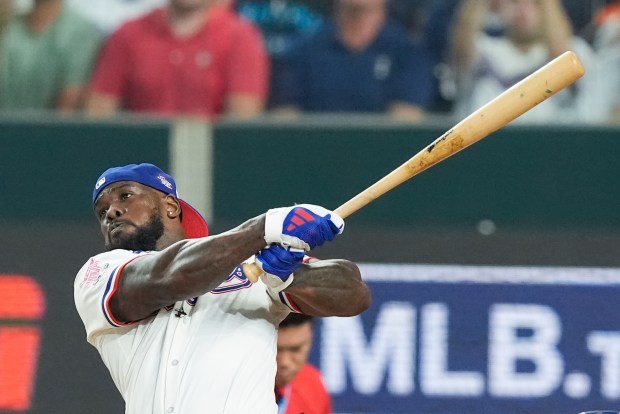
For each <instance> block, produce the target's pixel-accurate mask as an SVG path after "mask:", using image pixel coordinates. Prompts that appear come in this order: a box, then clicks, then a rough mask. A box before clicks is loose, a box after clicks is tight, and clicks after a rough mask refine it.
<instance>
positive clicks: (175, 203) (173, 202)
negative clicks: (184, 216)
mask: <svg viewBox="0 0 620 414" xmlns="http://www.w3.org/2000/svg"><path fill="white" fill-rule="evenodd" d="M164 203H165V209H166V216H167V217H169V218H175V217H178V216H180V215H181V204H180V203H179V200H178V199H177V198H176V197H175V196H173V195H170V194H168V195H167V196H166V197H165V198H164Z"/></svg>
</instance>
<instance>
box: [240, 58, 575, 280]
mask: <svg viewBox="0 0 620 414" xmlns="http://www.w3.org/2000/svg"><path fill="white" fill-rule="evenodd" d="M584 73H585V69H584V67H583V64H582V63H581V61H580V59H579V57H578V56H577V55H576V54H575V53H574V52H572V51H568V52H565V53H563V54H562V55H560V56H558V57H557V58H555V59H553V60H552V61H551V62H549V63H547V64H546V65H545V66H543V67H542V68H540V69H538V70H537V71H535V72H533V73H532V74H531V75H529V76H527V77H526V78H524V79H523V80H521V81H519V82H518V83H516V84H515V85H513V86H512V87H511V88H509V89H508V90H506V91H504V92H503V93H502V94H500V95H498V96H497V97H496V98H494V99H493V100H491V101H490V102H488V103H487V104H485V105H484V106H482V107H481V108H479V109H478V110H476V111H475V112H473V113H472V114H471V115H469V116H468V117H467V118H465V119H463V120H462V121H460V122H459V123H458V124H456V125H455V126H453V127H452V128H451V129H450V130H448V131H447V132H446V133H444V134H443V135H442V136H440V137H439V138H437V139H436V140H435V141H433V142H432V143H431V144H430V145H428V146H427V147H426V148H424V149H422V150H421V151H420V152H418V153H417V154H416V155H414V156H413V157H411V158H410V159H409V160H408V161H407V162H405V163H404V164H402V165H401V166H400V167H398V168H396V169H395V170H394V171H392V172H391V173H389V174H388V175H386V176H385V177H383V178H382V179H380V180H379V181H377V182H376V183H374V184H373V185H371V186H370V187H368V188H367V189H365V190H364V191H362V192H361V193H359V194H358V195H356V196H355V197H353V198H352V199H350V200H349V201H347V202H346V203H344V204H343V205H341V206H340V207H338V208H336V210H334V211H335V212H336V213H337V214H339V215H340V216H341V217H342V218H346V217H348V216H350V215H351V214H353V213H355V212H356V211H357V210H359V209H361V208H362V207H364V206H365V205H367V204H369V203H370V202H371V201H373V200H375V199H377V198H379V197H381V196H382V195H383V194H385V193H386V192H388V191H390V190H391V189H393V188H394V187H396V186H398V185H400V184H402V183H403V182H405V181H407V180H408V179H410V178H411V177H413V176H415V175H417V174H419V173H421V172H422V171H424V170H426V169H428V168H430V167H432V166H433V165H435V164H437V163H439V162H441V161H443V160H445V159H446V158H448V157H450V156H451V155H454V154H456V153H457V152H459V151H460V150H462V149H464V148H466V147H468V146H470V145H472V144H474V143H476V142H478V141H480V140H481V139H483V138H485V137H487V136H488V135H489V134H491V133H493V132H495V131H497V130H498V129H500V128H502V127H503V126H505V125H506V124H508V123H510V122H511V121H513V120H514V119H516V118H518V117H519V116H521V115H523V114H524V113H525V112H527V111H529V110H530V109H532V108H533V107H535V106H536V105H538V104H539V103H541V102H543V101H544V100H546V99H547V98H549V97H551V96H553V95H555V94H556V93H557V92H559V91H561V90H562V89H564V88H566V87H567V86H569V85H571V84H573V83H574V82H575V81H576V80H577V79H579V78H580V77H582V76H583V74H584ZM243 271H244V273H245V274H246V276H247V277H248V278H249V279H250V280H251V281H252V282H255V281H256V280H258V277H259V276H260V275H261V273H262V270H261V269H260V267H258V266H257V265H256V264H255V263H246V264H244V265H243Z"/></svg>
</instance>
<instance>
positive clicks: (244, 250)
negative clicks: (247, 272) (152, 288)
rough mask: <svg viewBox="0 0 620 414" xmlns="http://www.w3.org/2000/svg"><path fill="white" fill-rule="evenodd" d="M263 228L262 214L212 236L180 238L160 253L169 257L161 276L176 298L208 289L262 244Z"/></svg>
mask: <svg viewBox="0 0 620 414" xmlns="http://www.w3.org/2000/svg"><path fill="white" fill-rule="evenodd" d="M264 228H265V217H264V215H263V216H259V217H256V218H253V219H250V220H248V221H246V222H245V223H243V224H241V225H240V226H238V227H236V228H234V229H232V230H229V231H227V232H224V233H221V234H218V235H216V236H211V237H207V238H203V239H195V240H184V241H182V242H181V243H179V244H178V246H171V247H175V249H174V250H172V251H170V252H167V251H164V252H162V253H163V254H170V255H171V256H172V257H173V260H169V265H167V266H166V267H164V268H163V269H162V272H161V276H162V277H163V278H168V279H169V284H170V289H171V290H172V291H173V292H175V293H176V295H178V296H179V297H184V298H187V297H193V296H198V295H202V294H204V293H206V292H209V291H211V290H212V289H214V288H216V287H217V286H219V285H220V284H221V283H222V282H223V281H224V280H225V279H226V278H227V277H228V276H229V275H230V273H231V272H232V271H233V270H234V268H235V267H236V266H237V265H239V264H240V263H241V262H243V261H244V260H246V259H247V258H248V257H250V256H251V255H253V254H254V253H256V252H257V251H259V250H260V249H262V248H263V247H265V238H264V236H265V234H264ZM166 250H168V249H166ZM167 261H168V260H166V259H164V260H163V261H162V262H163V263H165V262H167Z"/></svg>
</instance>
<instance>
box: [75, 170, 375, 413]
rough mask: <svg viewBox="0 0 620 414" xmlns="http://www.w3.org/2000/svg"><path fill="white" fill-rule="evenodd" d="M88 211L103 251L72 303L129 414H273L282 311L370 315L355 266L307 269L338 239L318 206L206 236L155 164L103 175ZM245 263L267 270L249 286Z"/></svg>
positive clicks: (338, 227)
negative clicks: (312, 255)
mask: <svg viewBox="0 0 620 414" xmlns="http://www.w3.org/2000/svg"><path fill="white" fill-rule="evenodd" d="M93 205H94V210H95V214H96V216H97V219H98V220H99V225H100V229H101V233H102V235H103V238H104V242H105V247H106V252H104V253H101V254H99V255H96V256H94V257H91V258H89V259H88V260H87V261H86V263H85V264H84V265H83V267H82V268H81V269H80V271H79V272H78V274H77V276H76V279H75V283H74V298H75V304H76V307H77V310H78V313H79V314H80V317H81V318H82V321H83V322H84V326H85V328H86V335H87V341H88V342H89V343H90V344H91V345H93V346H94V347H95V348H96V349H97V350H98V351H99V354H100V355H101V358H102V360H103V362H104V364H105V365H106V367H107V368H108V369H109V371H110V374H111V376H112V379H113V380H114V383H115V384H116V386H117V388H118V390H119V391H120V393H121V394H122V396H123V398H124V400H125V403H126V411H125V412H126V413H127V414H130V413H131V414H143V413H153V414H164V413H198V412H209V413H234V414H242V413H270V414H275V413H277V406H276V402H275V397H274V393H273V390H274V379H275V375H276V341H277V326H278V324H279V322H280V321H281V320H282V319H283V318H284V317H285V316H286V315H287V314H288V313H289V312H299V313H304V314H308V315H316V316H330V315H334V316H351V315H356V314H359V313H361V312H362V311H364V310H365V309H366V308H367V307H368V306H369V303H370V293H369V289H368V287H367V286H366V285H365V284H364V283H363V281H362V280H361V277H360V274H359V269H358V268H357V266H356V265H355V264H353V263H352V262H350V261H347V260H340V259H334V260H319V261H313V262H312V263H304V258H307V256H306V253H307V252H309V251H310V250H312V249H313V248H315V247H316V246H320V245H322V244H323V243H324V242H326V241H331V240H332V239H333V238H334V237H335V236H336V235H337V234H339V233H341V232H342V230H343V228H344V221H343V220H342V219H341V218H340V217H339V216H338V215H336V214H335V213H333V212H331V211H329V210H326V209H324V208H322V207H319V206H315V205H310V204H301V205H296V206H292V207H285V208H276V209H272V210H269V211H268V212H267V213H266V214H262V215H260V216H257V217H254V218H252V219H249V220H247V221H246V222H245V223H243V224H241V225H239V226H238V227H236V228H234V229H232V230H229V231H227V232H224V233H221V234H218V235H213V236H208V228H207V225H206V223H205V221H204V219H203V218H202V217H201V216H200V214H199V213H198V212H197V211H196V210H195V209H193V208H192V207H191V206H190V205H189V204H187V203H186V202H184V201H183V200H181V199H180V198H179V197H178V196H177V192H176V184H175V182H174V180H173V178H172V177H171V176H170V175H168V174H166V173H165V172H163V171H162V170H161V169H159V168H158V167H157V166H155V165H152V164H131V165H126V166H121V167H114V168H110V169H108V170H107V171H105V172H104V173H103V174H102V175H101V176H100V177H99V179H98V180H97V181H96V184H95V187H94V190H93ZM248 258H249V259H248ZM245 260H255V261H256V262H257V263H258V264H259V266H260V267H261V268H262V269H263V271H264V274H263V275H262V276H261V278H260V279H259V280H258V281H257V282H256V283H252V282H251V281H250V280H249V279H248V278H247V277H246V276H245V275H244V273H243V270H242V267H241V266H240V263H242V262H243V261H245Z"/></svg>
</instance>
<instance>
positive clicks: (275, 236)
mask: <svg viewBox="0 0 620 414" xmlns="http://www.w3.org/2000/svg"><path fill="white" fill-rule="evenodd" d="M343 230H344V220H343V219H342V217H340V216H339V215H338V214H336V213H334V212H333V211H330V210H327V209H325V208H323V207H320V206H315V205H312V204H298V205H295V206H293V207H283V208H275V209H272V210H269V211H267V216H266V219H265V241H266V242H267V245H270V244H273V243H277V244H280V245H282V246H285V247H292V248H295V249H303V250H305V251H310V250H312V249H314V248H315V247H317V246H320V245H322V244H323V243H325V242H326V241H332V240H333V239H334V237H335V236H336V235H337V234H340V233H342V232H343Z"/></svg>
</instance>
